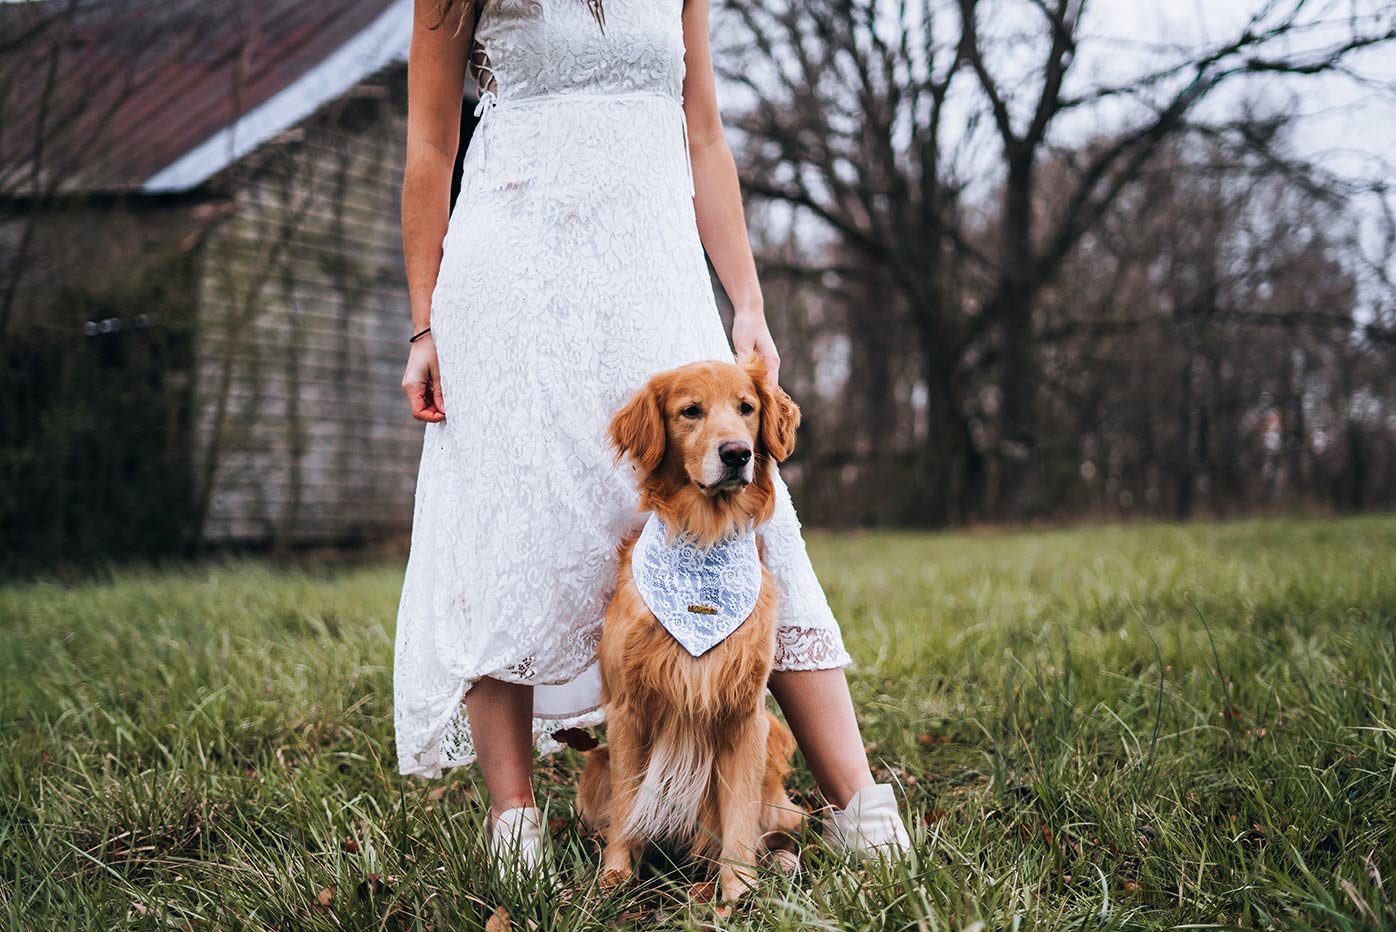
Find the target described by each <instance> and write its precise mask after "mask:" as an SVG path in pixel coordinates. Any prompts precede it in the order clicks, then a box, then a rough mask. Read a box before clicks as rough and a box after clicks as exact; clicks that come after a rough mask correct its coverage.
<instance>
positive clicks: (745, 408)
mask: <svg viewBox="0 0 1396 932" xmlns="http://www.w3.org/2000/svg"><path fill="white" fill-rule="evenodd" d="M740 410H741V412H742V417H746V416H747V415H748V414H751V413H752V412H754V411H755V410H756V408H755V407H753V406H752V404H751V402H749V401H743V402H742V407H741V409H740Z"/></svg>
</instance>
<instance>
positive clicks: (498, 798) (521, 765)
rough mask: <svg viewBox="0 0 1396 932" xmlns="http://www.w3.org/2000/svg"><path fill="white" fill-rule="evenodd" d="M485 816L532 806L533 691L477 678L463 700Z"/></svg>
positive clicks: (510, 684) (500, 681) (528, 687)
mask: <svg viewBox="0 0 1396 932" xmlns="http://www.w3.org/2000/svg"><path fill="white" fill-rule="evenodd" d="M465 709H466V712H468V713H469V714H470V737H471V739H472V740H474V742H475V757H476V763H477V764H478V765H479V767H480V773H481V774H482V775H483V776H484V778H485V786H486V787H488V788H489V791H490V812H491V813H493V814H494V815H495V816H498V815H499V814H500V813H501V812H503V811H504V810H506V809H517V808H518V807H520V806H532V805H533V687H532V686H526V685H523V684H521V683H506V682H504V681H502V680H496V679H491V678H489V677H483V678H482V679H479V680H476V681H475V684H474V685H473V686H471V687H470V689H469V691H468V692H466V694H465Z"/></svg>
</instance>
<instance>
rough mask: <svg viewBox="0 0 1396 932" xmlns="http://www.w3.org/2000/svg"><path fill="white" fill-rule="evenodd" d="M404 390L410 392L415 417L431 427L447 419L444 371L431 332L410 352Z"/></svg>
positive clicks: (403, 385)
mask: <svg viewBox="0 0 1396 932" xmlns="http://www.w3.org/2000/svg"><path fill="white" fill-rule="evenodd" d="M402 390H403V391H404V392H406V393H407V401H408V403H410V404H411V405H412V416H413V417H415V418H416V419H417V420H419V421H427V422H428V423H432V424H434V423H436V422H438V421H444V420H446V406H445V405H444V404H443V403H442V400H441V368H440V366H438V365H437V362H436V344H435V343H434V342H433V341H432V335H431V334H430V333H428V334H427V335H426V336H424V337H422V338H421V339H419V340H418V341H417V342H416V343H413V344H412V349H411V350H410V351H409V352H408V355H407V371H406V372H404V373H403V374H402Z"/></svg>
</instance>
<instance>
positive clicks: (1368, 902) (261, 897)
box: [0, 517, 1396, 929]
mask: <svg viewBox="0 0 1396 932" xmlns="http://www.w3.org/2000/svg"><path fill="white" fill-rule="evenodd" d="M811 547H812V550H813V555H814V559H815V563H816V565H817V567H818V568H819V570H820V573H821V576H822V578H823V580H824V581H825V585H826V588H827V590H828V592H829V595H830V597H831V600H832V601H833V603H834V608H835V610H836V612H837V613H838V615H839V617H840V618H841V619H842V623H843V625H844V629H845V636H846V640H847V643H848V646H849V649H850V650H851V652H852V653H853V655H854V656H855V657H856V658H857V661H858V665H857V667H856V668H855V669H854V670H852V671H851V677H852V681H853V688H854V695H855V699H856V700H857V702H858V704H859V708H860V710H861V715H862V722H863V725H864V730H865V734H866V737H867V739H868V741H869V742H870V748H871V755H872V758H873V760H874V762H875V764H876V767H877V770H878V773H879V776H880V778H882V779H892V780H895V781H897V782H898V783H900V784H901V786H902V789H903V791H904V793H905V798H906V802H907V810H906V811H907V814H908V819H909V821H910V822H911V823H912V825H913V829H914V834H915V835H916V837H917V838H918V858H917V860H916V862H915V863H913V864H907V865H903V866H902V867H901V868H898V869H893V870H873V871H864V870H859V869H857V868H855V867H854V866H851V865H847V864H842V863H839V862H838V861H837V860H835V859H833V858H831V857H829V856H828V853H827V852H825V851H822V850H820V849H819V847H818V845H817V844H814V843H810V844H808V845H807V846H806V848H805V863H804V870H803V872H802V873H801V874H800V875H799V876H797V877H795V878H793V879H787V878H784V877H781V876H777V875H775V874H771V875H769V876H764V877H763V888H762V890H761V892H760V894H759V895H757V896H755V897H753V898H751V899H750V900H749V901H748V902H746V903H744V904H742V905H740V906H738V907H737V908H736V909H734V910H733V911H732V913H731V915H730V916H726V917H723V916H720V915H719V914H718V913H717V912H716V911H715V909H714V906H713V905H712V904H710V903H704V902H701V899H702V898H701V897H698V898H697V901H695V900H694V899H693V898H691V896H690V893H691V892H693V890H694V888H695V881H697V880H699V879H701V875H700V873H698V872H695V871H694V870H693V869H691V868H685V869H676V868H666V867H664V866H663V865H656V866H655V867H654V869H653V870H651V871H649V872H648V874H647V875H646V876H645V877H644V878H643V879H642V881H641V882H640V883H638V884H637V885H633V886H631V887H628V888H625V889H623V890H622V891H621V892H618V893H615V894H612V895H606V894H603V893H602V892H601V891H600V890H599V889H598V887H597V884H596V865H597V863H598V848H597V843H596V842H595V841H594V840H593V839H591V838H590V837H588V836H586V835H585V834H583V833H582V831H581V830H580V829H579V828H578V826H577V825H576V822H575V818H574V813H573V808H572V800H573V791H572V787H571V781H572V778H573V775H574V773H575V767H576V764H577V761H578V758H577V757H576V756H575V755H574V753H573V752H570V751H569V752H566V753H565V754H562V755H558V756H556V757H552V758H548V759H547V760H546V761H545V762H544V763H543V764H542V765H541V768H540V771H539V789H540V798H541V799H545V800H547V804H548V806H549V810H550V812H549V814H550V816H551V829H552V833H551V834H552V838H553V842H554V846H555V850H556V852H557V855H558V857H559V860H560V862H561V864H560V872H559V875H558V877H557V886H556V887H555V888H552V889H548V890H546V891H539V890H497V889H495V888H494V887H493V885H492V884H491V883H490V882H489V880H488V876H489V872H488V868H487V864H486V862H485V861H484V859H483V857H482V848H481V844H480V840H479V837H480V831H481V818H482V805H481V803H480V802H479V800H480V799H481V798H482V797H483V791H482V789H481V788H480V787H479V786H476V785H475V784H474V783H473V782H472V779H473V773H472V772H466V771H453V772H450V773H448V775H447V778H446V779H444V780H442V781H437V782H435V783H424V782H420V781H414V780H408V779H405V778H401V777H399V776H397V767H396V760H395V758H394V753H393V745H392V691H391V674H392V630H393V615H394V611H395V609H396V605H397V597H398V592H399V590H398V586H399V584H400V580H401V568H402V567H401V562H400V561H393V562H391V563H382V564H375V565H369V566H354V567H350V566H339V567H333V568H324V569H318V568H317V569H313V570H305V569H285V568H276V567H273V566H271V565H268V564H265V563H257V562H236V563H228V564H218V565H202V566H197V567H190V568H185V569H177V570H172V571H167V570H159V571H156V570H149V571H136V570H121V571H119V572H116V573H114V574H112V577H113V578H112V579H111V580H109V581H104V582H97V583H93V582H86V583H77V584H64V585H60V584H57V583H14V584H9V585H0V634H2V635H3V646H0V722H3V726H2V727H3V741H4V760H3V766H0V903H2V904H3V908H4V910H5V912H6V914H7V916H8V919H9V925H10V927H11V928H16V929H54V928H94V929H115V928H126V927H131V928H184V927H186V926H188V927H192V928H195V929H223V928H278V929H294V928H323V929H371V928H389V929H397V928H429V927H430V928H435V929H455V928H477V927H480V926H483V925H484V924H485V923H486V922H487V920H490V919H491V917H495V918H494V919H493V925H492V926H491V928H492V929H500V928H503V927H505V922H504V921H503V915H502V914H501V913H497V909H498V907H500V906H503V907H505V908H506V909H507V910H508V912H509V913H510V914H511V915H512V924H511V927H512V928H513V929H525V928H538V929H560V928H566V929H584V928H597V929H600V928H612V927H617V926H626V927H632V928H637V929H642V928H655V927H666V928H694V927H711V926H721V927H730V928H776V929H816V928H827V929H902V928H912V929H964V928H970V927H973V926H975V925H976V924H980V927H981V928H985V929H999V928H1011V927H1022V928H1065V927H1078V926H1079V927H1090V928H1125V927H1153V926H1172V925H1190V926H1191V927H1194V928H1196V927H1203V926H1222V927H1225V926H1244V927H1253V926H1262V927H1263V926H1283V927H1309V926H1313V927H1325V928H1369V927H1393V926H1396V710H1394V709H1393V703H1396V518H1391V517H1373V518H1362V519H1351V520H1341V521H1320V520H1305V521H1278V520H1275V521H1257V522H1244V523H1235V524H1221V525H1193V526H1151V527H1131V528H1119V527H1103V528H1095V529H1085V530H1071V531H1051V532H1021V533H999V534H990V535H917V534H869V535H858V536H855V535H842V536H832V537H825V536H816V537H814V538H813V539H812V543H811ZM796 780H797V781H798V787H799V789H800V790H802V791H806V792H808V791H809V789H810V787H811V783H810V780H809V778H808V775H807V774H805V773H804V772H803V770H797V773H796ZM807 798H809V797H807ZM698 889H700V890H701V888H698Z"/></svg>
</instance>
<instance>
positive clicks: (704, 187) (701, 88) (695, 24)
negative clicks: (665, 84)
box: [683, 0, 780, 385]
mask: <svg viewBox="0 0 1396 932" xmlns="http://www.w3.org/2000/svg"><path fill="white" fill-rule="evenodd" d="M683 41H684V50H685V51H684V81H683V100H684V113H685V116H686V118H687V120H688V149H689V154H690V157H691V158H692V160H693V190H694V192H695V193H694V199H693V209H694V212H695V213H696V215H697V218H698V235H699V236H700V237H701V238H702V240H703V248H705V249H706V250H707V251H708V256H709V258H711V259H712V263H713V268H714V269H716V270H717V277H718V278H720V279H721V280H722V287H723V288H724V289H725V290H726V291H727V296H728V297H729V298H731V299H732V306H733V309H734V310H735V312H736V316H735V317H734V318H733V321H732V348H733V349H734V350H736V352H737V355H738V356H744V355H746V354H747V353H748V352H750V351H752V350H755V351H756V352H758V353H760V354H761V355H762V356H763V357H765V359H766V369H767V372H768V373H769V376H770V382H771V384H772V385H775V384H776V383H777V381H778V379H779V375H780V355H779V354H778V353H777V352H776V345H775V342H774V341H773V340H772V339H771V331H770V329H769V328H768V327H767V326H766V307H765V303H764V301H763V299H762V297H761V284H760V282H758V281H757V279H756V261H755V260H754V259H753V258H752V255H751V242H750V241H749V240H748V239H747V230H746V215H745V214H744V213H743V211H742V192H741V187H740V186H739V185H738V183H737V164H736V162H735V161H734V160H733V158H732V150H731V149H729V148H728V147H727V137H726V136H725V135H724V134H723V132H722V115H721V114H720V113H719V112H718V109H717V91H716V87H715V84H716V82H715V81H714V79H713V63H712V53H711V51H710V49H709V44H708V0H685V2H684V8H683Z"/></svg>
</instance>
